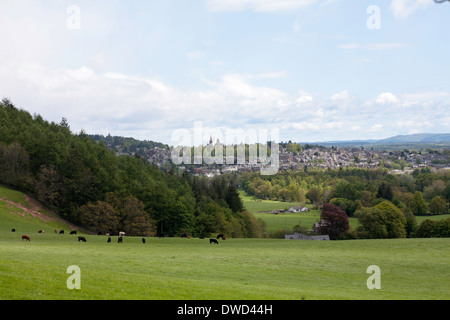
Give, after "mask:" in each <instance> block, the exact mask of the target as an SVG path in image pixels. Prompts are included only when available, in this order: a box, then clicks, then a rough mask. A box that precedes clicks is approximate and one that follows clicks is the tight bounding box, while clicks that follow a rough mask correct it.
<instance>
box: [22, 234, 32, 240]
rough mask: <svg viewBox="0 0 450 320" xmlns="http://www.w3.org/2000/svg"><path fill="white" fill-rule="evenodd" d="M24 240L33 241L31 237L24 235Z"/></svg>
mask: <svg viewBox="0 0 450 320" xmlns="http://www.w3.org/2000/svg"><path fill="white" fill-rule="evenodd" d="M22 240H27V241H31V239H30V237H29V236H27V235H23V236H22Z"/></svg>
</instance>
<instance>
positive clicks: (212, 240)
mask: <svg viewBox="0 0 450 320" xmlns="http://www.w3.org/2000/svg"><path fill="white" fill-rule="evenodd" d="M211 243H215V244H219V241H217V240H216V239H209V244H211Z"/></svg>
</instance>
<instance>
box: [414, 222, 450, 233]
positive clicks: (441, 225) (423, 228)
mask: <svg viewBox="0 0 450 320" xmlns="http://www.w3.org/2000/svg"><path fill="white" fill-rule="evenodd" d="M415 236H416V237H417V238H447V237H450V218H448V219H442V220H430V219H426V220H424V221H422V223H421V224H420V225H419V226H418V227H417V229H416V232H415Z"/></svg>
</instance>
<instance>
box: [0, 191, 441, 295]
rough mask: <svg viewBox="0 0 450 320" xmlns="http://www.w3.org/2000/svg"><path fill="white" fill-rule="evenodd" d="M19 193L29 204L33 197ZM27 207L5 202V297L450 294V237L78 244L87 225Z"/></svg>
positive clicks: (1, 272) (0, 243) (90, 238)
mask: <svg viewBox="0 0 450 320" xmlns="http://www.w3.org/2000/svg"><path fill="white" fill-rule="evenodd" d="M0 191H1V190H0ZM3 192H5V190H3ZM8 192H9V191H8ZM6 196H11V195H3V196H2V195H0V198H2V197H3V198H4V197H6ZM13 196H15V197H16V198H15V200H16V202H17V203H19V202H21V201H24V202H22V205H24V206H25V207H27V202H26V199H25V198H23V195H21V194H20V193H14V194H13ZM21 210H22V209H18V208H17V207H14V206H11V204H9V203H7V202H5V201H4V200H2V201H0V253H1V254H0V300H73V299H76V300H300V299H306V300H325V299H327V300H329V299H337V300H341V299H362V300H369V299H370V300H373V299H377V300H378V299H408V300H410V299H437V300H446V299H449V298H450V289H449V288H450V281H449V279H450V271H449V268H448V266H449V262H450V253H449V250H448V247H449V245H450V239H392V240H354V241H353V240H352V241H299V240H278V239H231V238H229V239H227V240H225V241H224V240H221V239H219V240H218V241H219V244H218V245H217V244H210V242H209V238H206V239H197V238H192V239H187V238H165V239H159V238H146V243H145V244H143V243H142V240H141V238H140V237H124V238H123V243H117V239H118V237H117V236H116V237H111V238H112V242H111V243H107V237H106V236H96V235H89V234H85V233H81V235H82V236H84V237H85V238H86V240H87V242H78V236H79V235H80V233H79V234H78V235H70V234H69V233H68V231H69V229H68V225H65V224H64V222H62V221H55V220H46V221H44V220H42V219H41V218H39V217H35V216H32V215H30V214H28V213H26V212H25V213H24V212H22V211H21ZM20 213H23V215H21V214H20ZM12 228H15V229H16V232H11V229H12ZM54 228H58V229H59V228H65V230H66V233H65V234H55V233H54V232H53V229H54ZM40 229H45V230H46V233H38V230H40ZM48 229H49V230H48ZM23 234H27V235H29V236H30V238H31V241H30V242H28V241H25V240H22V238H21V237H22V235H23ZM73 265H76V266H78V267H79V268H80V272H81V276H80V284H81V289H79V290H78V289H74V290H70V289H69V288H68V287H67V280H68V278H69V277H70V276H71V274H68V273H67V268H68V267H69V266H73ZM371 265H377V266H379V267H380V270H381V277H380V279H381V289H379V290H378V289H374V290H369V289H368V288H367V286H366V281H367V279H368V277H369V276H370V274H367V273H366V270H367V268H368V267H369V266H371Z"/></svg>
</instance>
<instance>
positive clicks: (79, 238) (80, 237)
mask: <svg viewBox="0 0 450 320" xmlns="http://www.w3.org/2000/svg"><path fill="white" fill-rule="evenodd" d="M80 241H83V242H86V238H85V237H82V236H79V237H78V242H80Z"/></svg>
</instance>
